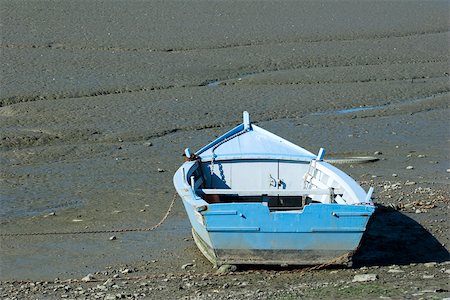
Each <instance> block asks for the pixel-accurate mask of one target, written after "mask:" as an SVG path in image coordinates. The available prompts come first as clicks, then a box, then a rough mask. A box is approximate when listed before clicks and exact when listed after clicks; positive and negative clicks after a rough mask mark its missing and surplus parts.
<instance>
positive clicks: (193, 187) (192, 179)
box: [191, 176, 195, 191]
mask: <svg viewBox="0 0 450 300" xmlns="http://www.w3.org/2000/svg"><path fill="white" fill-rule="evenodd" d="M191 187H192V189H193V190H194V191H195V177H194V176H191Z"/></svg>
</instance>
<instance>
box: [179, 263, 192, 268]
mask: <svg viewBox="0 0 450 300" xmlns="http://www.w3.org/2000/svg"><path fill="white" fill-rule="evenodd" d="M193 266H194V264H193V263H187V264H184V265H182V266H181V269H183V270H186V268H187V267H193Z"/></svg>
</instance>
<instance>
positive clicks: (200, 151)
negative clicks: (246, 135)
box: [195, 124, 244, 155]
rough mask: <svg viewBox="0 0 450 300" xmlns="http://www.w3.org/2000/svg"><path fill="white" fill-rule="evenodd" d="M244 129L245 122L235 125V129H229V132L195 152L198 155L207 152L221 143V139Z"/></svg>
mask: <svg viewBox="0 0 450 300" xmlns="http://www.w3.org/2000/svg"><path fill="white" fill-rule="evenodd" d="M243 129H244V124H241V125H238V126H236V127H234V128H233V129H231V130H230V131H228V132H227V133H225V134H224V135H222V136H220V137H218V138H217V139H215V140H214V141H212V142H211V143H209V144H208V145H206V146H204V147H203V148H201V149H200V150H198V151H197V152H195V154H196V155H200V154H202V153H203V152H205V151H206V150H208V149H209V148H211V147H213V146H214V145H216V144H218V143H220V142H221V141H223V140H224V139H226V138H228V137H230V136H232V135H233V134H235V133H238V132H239V131H242V130H243Z"/></svg>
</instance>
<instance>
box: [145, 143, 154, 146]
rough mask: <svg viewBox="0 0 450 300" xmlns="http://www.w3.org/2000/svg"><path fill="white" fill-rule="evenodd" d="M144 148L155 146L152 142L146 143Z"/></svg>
mask: <svg viewBox="0 0 450 300" xmlns="http://www.w3.org/2000/svg"><path fill="white" fill-rule="evenodd" d="M144 146H147V147H151V146H153V143H152V142H145V143H144Z"/></svg>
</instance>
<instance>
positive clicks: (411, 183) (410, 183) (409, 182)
mask: <svg viewBox="0 0 450 300" xmlns="http://www.w3.org/2000/svg"><path fill="white" fill-rule="evenodd" d="M415 184H416V183H415V182H414V181H407V182H405V185H415Z"/></svg>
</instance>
